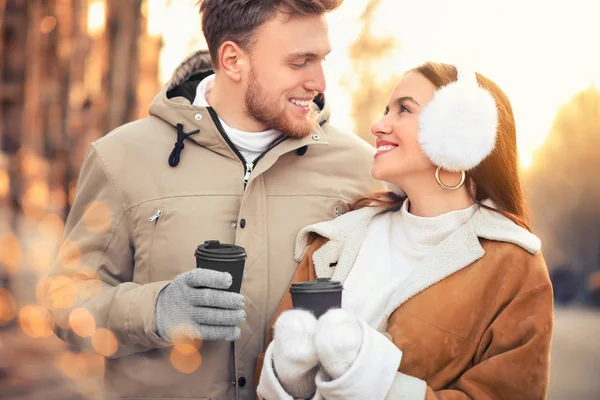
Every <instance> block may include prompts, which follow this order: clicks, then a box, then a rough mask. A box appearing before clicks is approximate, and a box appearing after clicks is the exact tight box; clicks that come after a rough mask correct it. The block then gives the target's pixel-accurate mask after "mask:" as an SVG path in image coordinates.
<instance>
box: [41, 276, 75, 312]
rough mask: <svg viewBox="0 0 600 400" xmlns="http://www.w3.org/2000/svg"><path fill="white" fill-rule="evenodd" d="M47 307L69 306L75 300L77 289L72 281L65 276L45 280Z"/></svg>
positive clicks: (54, 308) (71, 305)
mask: <svg viewBox="0 0 600 400" xmlns="http://www.w3.org/2000/svg"><path fill="white" fill-rule="evenodd" d="M46 285H47V289H48V290H47V292H46V297H47V307H48V308H49V309H51V310H56V309H59V308H71V307H73V305H75V302H76V301H77V291H76V289H75V285H74V284H73V281H72V280H71V279H70V278H68V277H66V276H56V277H53V278H49V279H47V280H46Z"/></svg>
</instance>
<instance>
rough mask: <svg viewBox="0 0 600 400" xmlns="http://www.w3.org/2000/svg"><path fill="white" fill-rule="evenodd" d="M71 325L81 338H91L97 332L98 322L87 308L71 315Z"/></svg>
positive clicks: (75, 310)
mask: <svg viewBox="0 0 600 400" xmlns="http://www.w3.org/2000/svg"><path fill="white" fill-rule="evenodd" d="M69 325H70V326H71V329H73V332H75V333H76V334H77V335H79V336H81V337H90V336H92V335H93V334H94V331H96V320H95V319H94V316H93V315H92V313H90V312H89V311H88V310H86V309H85V308H76V309H74V310H73V311H72V312H71V314H70V315H69Z"/></svg>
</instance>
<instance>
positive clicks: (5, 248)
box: [0, 232, 22, 274]
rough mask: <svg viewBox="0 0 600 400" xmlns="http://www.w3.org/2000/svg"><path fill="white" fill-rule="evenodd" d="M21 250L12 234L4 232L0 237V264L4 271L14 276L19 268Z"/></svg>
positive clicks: (19, 244) (17, 240)
mask: <svg viewBox="0 0 600 400" xmlns="http://www.w3.org/2000/svg"><path fill="white" fill-rule="evenodd" d="M21 259H22V249H21V243H20V242H19V239H17V236H16V235H15V234H14V233H12V232H5V233H3V234H2V235H1V236H0V263H2V265H3V266H4V268H5V270H6V271H7V272H9V273H11V274H15V273H16V272H17V271H18V270H19V267H20V266H21Z"/></svg>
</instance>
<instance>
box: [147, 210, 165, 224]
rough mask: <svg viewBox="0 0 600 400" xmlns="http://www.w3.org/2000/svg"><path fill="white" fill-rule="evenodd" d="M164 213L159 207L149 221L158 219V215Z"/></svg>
mask: <svg viewBox="0 0 600 400" xmlns="http://www.w3.org/2000/svg"><path fill="white" fill-rule="evenodd" d="M161 215H162V211H161V209H160V208H159V209H158V210H156V212H155V213H154V215H153V216H151V217H150V218H148V222H154V221H156V220H157V219H158V217H160V216H161Z"/></svg>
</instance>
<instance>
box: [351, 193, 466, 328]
mask: <svg viewBox="0 0 600 400" xmlns="http://www.w3.org/2000/svg"><path fill="white" fill-rule="evenodd" d="M477 208H478V206H477V205H475V204H474V205H472V206H470V207H468V208H466V209H464V210H457V211H452V212H448V213H446V214H442V215H439V216H437V217H430V218H424V217H417V216H415V215H412V214H411V213H410V212H408V201H406V202H404V204H403V206H402V208H401V209H400V210H399V211H396V212H388V213H385V214H382V215H378V216H376V217H375V218H373V219H372V220H371V222H370V223H369V225H368V227H367V234H366V236H365V239H364V242H363V243H362V246H361V248H360V251H359V253H358V257H357V259H356V262H355V264H354V267H353V268H352V272H350V274H349V275H348V277H347V278H346V281H345V282H344V292H343V300H342V304H343V308H344V309H346V310H348V311H350V312H352V313H353V314H355V315H358V316H360V317H361V318H363V319H364V320H365V321H366V322H367V323H368V324H369V325H370V326H372V327H374V328H377V327H378V326H379V324H380V323H381V322H382V319H383V317H384V313H385V310H386V308H387V307H386V306H388V303H389V301H390V299H391V297H392V295H393V294H394V292H395V291H396V290H397V288H398V286H399V285H400V283H401V282H402V281H403V280H404V279H406V277H408V276H409V275H410V274H411V272H412V271H413V270H414V268H415V267H416V266H417V265H418V264H419V263H420V262H421V261H422V260H423V259H424V258H425V256H426V255H427V254H429V253H430V252H431V251H432V250H433V249H434V248H435V247H436V246H437V245H439V244H440V243H441V242H442V241H443V240H444V239H446V238H447V237H448V236H449V235H450V234H451V233H452V232H454V231H455V230H456V229H458V228H459V227H460V226H462V225H464V224H465V223H466V222H467V221H469V219H470V218H471V217H472V216H473V214H474V213H475V211H476V210H477Z"/></svg>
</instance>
